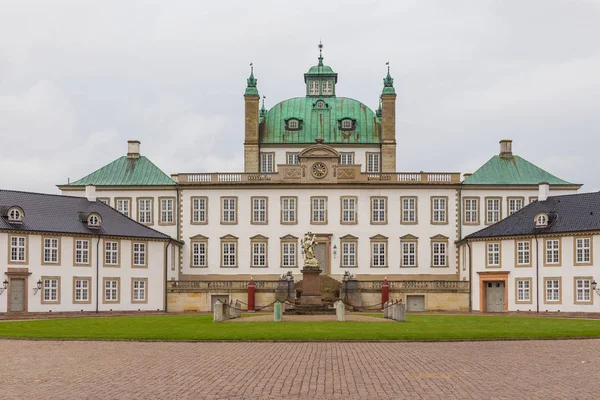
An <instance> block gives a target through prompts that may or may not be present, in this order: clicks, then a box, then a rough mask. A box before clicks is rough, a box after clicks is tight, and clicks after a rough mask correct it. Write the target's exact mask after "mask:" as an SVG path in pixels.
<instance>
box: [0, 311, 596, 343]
mask: <svg viewBox="0 0 600 400" xmlns="http://www.w3.org/2000/svg"><path fill="white" fill-rule="evenodd" d="M0 337H18V338H77V339H82V338H86V339H88V338H89V339H134V340H152V339H157V340H436V339H492V338H498V339H500V338H568V337H600V320H581V319H566V318H565V319H561V318H529V317H518V316H498V317H493V316H470V315H465V316H462V315H414V314H412V315H408V317H407V322H405V323H401V322H279V323H274V322H224V323H214V322H212V315H206V314H204V315H165V316H137V317H136V316H132V317H129V316H127V317H107V318H65V319H50V320H39V321H7V322H0Z"/></svg>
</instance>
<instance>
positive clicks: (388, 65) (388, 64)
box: [250, 61, 390, 75]
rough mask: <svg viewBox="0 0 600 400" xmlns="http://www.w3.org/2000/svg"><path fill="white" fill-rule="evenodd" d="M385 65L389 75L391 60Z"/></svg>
mask: <svg viewBox="0 0 600 400" xmlns="http://www.w3.org/2000/svg"><path fill="white" fill-rule="evenodd" d="M250 65H252V64H250ZM385 65H387V67H388V75H389V74H390V62H389V61H388V62H386V63H385Z"/></svg>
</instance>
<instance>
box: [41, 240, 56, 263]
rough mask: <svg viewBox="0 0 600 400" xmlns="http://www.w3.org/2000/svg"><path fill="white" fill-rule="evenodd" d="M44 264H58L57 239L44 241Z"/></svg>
mask: <svg viewBox="0 0 600 400" xmlns="http://www.w3.org/2000/svg"><path fill="white" fill-rule="evenodd" d="M44 264H58V238H45V239H44Z"/></svg>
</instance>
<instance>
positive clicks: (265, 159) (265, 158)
mask: <svg viewBox="0 0 600 400" xmlns="http://www.w3.org/2000/svg"><path fill="white" fill-rule="evenodd" d="M274 158H275V154H274V153H261V154H260V172H273V170H274V166H273V165H274V164H275V163H274V162H273V159H274Z"/></svg>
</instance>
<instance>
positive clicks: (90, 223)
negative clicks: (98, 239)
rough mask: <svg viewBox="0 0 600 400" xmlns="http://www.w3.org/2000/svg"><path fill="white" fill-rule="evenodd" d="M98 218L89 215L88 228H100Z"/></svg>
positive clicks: (96, 215) (97, 216) (94, 215)
mask: <svg viewBox="0 0 600 400" xmlns="http://www.w3.org/2000/svg"><path fill="white" fill-rule="evenodd" d="M100 222H101V220H100V216H99V215H98V214H91V215H90V216H89V217H88V226H100Z"/></svg>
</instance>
